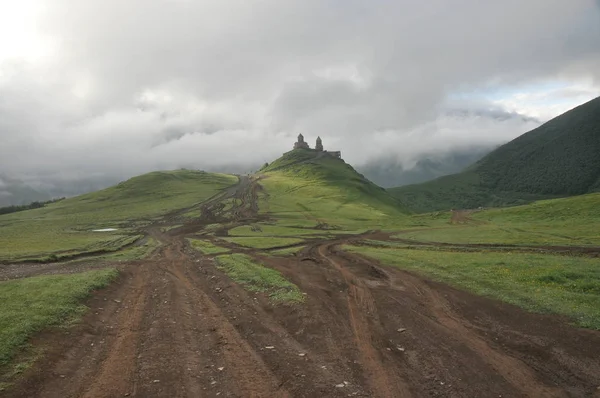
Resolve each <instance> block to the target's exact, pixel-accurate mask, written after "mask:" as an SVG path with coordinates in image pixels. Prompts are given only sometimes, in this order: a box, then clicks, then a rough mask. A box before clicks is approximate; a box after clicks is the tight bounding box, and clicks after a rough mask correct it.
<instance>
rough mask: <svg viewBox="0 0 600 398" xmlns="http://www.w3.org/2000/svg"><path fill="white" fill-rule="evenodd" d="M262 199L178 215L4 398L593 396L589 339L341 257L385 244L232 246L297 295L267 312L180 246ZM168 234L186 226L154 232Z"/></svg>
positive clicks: (559, 323) (595, 365) (259, 297)
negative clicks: (271, 251)
mask: <svg viewBox="0 0 600 398" xmlns="http://www.w3.org/2000/svg"><path fill="white" fill-rule="evenodd" d="M262 194H264V193H263V192H262V191H261V188H260V185H259V183H258V181H256V180H251V179H249V178H245V177H242V178H241V179H240V184H238V185H237V186H235V187H233V188H231V189H228V190H226V191H223V192H222V193H220V194H219V195H216V196H215V197H213V198H211V199H210V200H209V201H206V202H204V203H203V204H201V205H200V206H201V207H200V208H201V211H202V215H201V217H199V218H198V219H196V220H192V221H186V220H184V219H182V218H181V216H182V215H183V214H184V212H182V211H180V212H176V213H172V214H170V215H169V216H167V218H166V220H165V223H163V224H162V225H155V226H152V227H150V228H148V229H147V230H146V233H147V234H148V235H151V236H153V237H154V238H155V239H157V240H158V241H159V242H161V246H160V248H159V249H157V250H156V251H155V252H154V253H153V254H152V255H151V256H150V258H148V259H146V260H140V261H132V262H129V263H123V264H120V265H119V267H120V269H122V272H121V276H120V279H119V280H118V281H117V282H116V283H115V284H113V285H112V286H110V287H109V288H107V289H105V290H102V291H99V292H96V293H95V294H94V295H93V296H92V297H91V298H90V300H89V301H88V303H87V304H88V306H89V307H90V311H89V312H88V314H87V315H86V316H85V317H84V319H83V320H82V321H81V322H80V323H79V324H78V325H76V326H74V327H72V328H70V329H69V330H68V331H65V330H54V331H47V332H44V333H42V334H40V335H38V336H36V338H35V339H34V340H33V341H32V343H33V344H34V345H36V346H39V347H43V348H45V350H46V351H45V355H44V356H43V357H42V359H40V360H39V361H37V362H36V363H35V364H34V365H33V366H32V367H31V368H30V369H29V370H27V371H26V372H25V373H24V374H23V375H22V376H21V377H20V378H19V379H17V380H13V384H12V386H11V387H10V388H9V389H8V390H6V391H4V392H0V396H2V397H44V398H46V397H47V398H55V397H56V398H63V397H65V398H67V397H125V396H129V397H311V398H313V397H348V396H350V397H598V396H600V390H599V389H598V387H600V333H599V332H597V331H591V330H584V329H578V328H575V327H573V326H570V325H569V322H568V320H567V319H564V318H563V317H559V316H550V315H539V314H531V313H528V312H526V311H524V310H521V309H519V308H517V307H514V306H511V305H508V304H504V303H501V302H498V301H494V300H491V299H487V298H482V297H478V296H475V295H472V294H470V293H467V292H463V291H460V290H457V289H454V288H452V287H449V286H447V285H444V284H441V283H436V282H432V281H429V280H426V279H424V278H423V277H421V276H418V275H415V274H413V273H410V272H405V271H401V270H398V269H393V268H389V267H384V266H382V265H381V264H379V263H378V262H376V261H374V260H372V259H367V258H365V257H363V256H359V255H355V254H351V253H347V252H344V251H342V250H341V249H340V246H341V245H342V244H346V243H357V242H359V241H361V240H364V239H370V240H389V239H390V237H389V235H387V234H383V233H378V232H368V233H365V234H362V235H353V236H341V235H340V236H337V237H336V238H333V239H330V240H326V239H322V238H319V239H316V238H315V239H310V240H307V241H305V242H304V243H303V244H302V245H303V246H306V247H305V248H304V249H303V250H302V251H301V252H300V253H298V255H297V256H295V257H289V258H280V257H273V256H269V255H267V254H266V252H265V251H264V250H263V251H258V250H253V249H247V248H245V249H242V248H239V247H237V246H235V245H233V244H232V245H230V246H229V248H230V249H231V251H232V252H235V251H242V252H244V253H247V254H249V255H251V256H253V257H254V258H256V259H257V260H260V261H261V262H262V263H263V264H265V265H266V266H268V267H271V268H274V269H277V270H278V271H280V272H281V273H282V274H283V275H284V276H285V277H286V278H287V279H289V280H290V281H291V282H293V283H295V284H296V285H297V286H298V287H299V288H300V290H301V291H302V292H303V293H304V294H305V297H306V300H305V302H304V303H302V304H296V305H286V304H274V303H272V302H271V301H269V300H268V297H266V296H265V295H263V294H256V293H251V292H249V291H247V290H244V289H243V288H242V287H241V286H239V285H237V284H236V283H234V282H233V281H232V280H231V279H230V278H229V277H227V275H225V274H223V273H222V272H221V271H220V270H219V269H218V268H217V267H216V265H215V263H214V261H213V259H212V258H211V257H210V256H204V255H201V254H199V253H198V252H196V251H194V250H193V249H192V248H191V247H189V246H188V244H187V241H186V239H185V237H186V236H191V235H192V234H194V235H195V236H197V235H198V234H202V233H203V229H204V228H205V227H206V226H207V225H210V224H222V225H223V230H224V231H225V232H226V230H227V229H228V228H232V227H234V226H236V225H244V224H247V223H255V222H257V221H261V220H265V219H266V216H263V215H258V205H257V202H258V197H259V195H262ZM224 201H230V202H232V203H233V205H231V206H229V208H228V209H227V210H226V206H223V202H224ZM188 210H189V209H188ZM169 223H171V225H176V224H181V223H183V226H181V227H179V228H175V229H172V230H170V231H169V232H167V233H163V232H161V226H163V225H168V224H169ZM206 238H207V239H217V238H214V237H212V236H211V237H209V236H208V235H206ZM21 266H24V265H21ZM54 271H55V272H60V270H54ZM12 272H16V271H12ZM40 272H42V271H40ZM21 273H22V274H23V275H26V276H28V275H32V274H35V273H36V271H35V270H31V271H30V272H25V271H22V272H21Z"/></svg>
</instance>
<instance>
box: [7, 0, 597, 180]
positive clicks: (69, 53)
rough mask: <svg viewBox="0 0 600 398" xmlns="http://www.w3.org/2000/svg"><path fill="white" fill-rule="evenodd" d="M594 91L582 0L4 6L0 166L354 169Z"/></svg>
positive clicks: (487, 138)
mask: <svg viewBox="0 0 600 398" xmlns="http://www.w3.org/2000/svg"><path fill="white" fill-rule="evenodd" d="M598 95H600V2H598V1H596V0H570V1H566V0H505V1H481V0H456V1H447V0H430V1H426V2H418V1H414V0H394V1H390V0H371V1H357V0H285V1H282V0H263V1H250V0H235V1H230V0H218V1H217V0H214V1H203V0H150V1H149V0H101V1H100V0H84V1H73V0H43V1H42V0H39V1H36V0H18V1H16V0H0V173H5V174H9V175H21V176H23V175H26V176H36V175H62V176H64V177H65V178H70V177H71V176H81V175H111V176H112V175H114V176H119V177H129V176H132V175H135V174H139V173H142V172H146V171H150V170H155V169H163V168H168V169H170V168H176V167H181V166H187V167H198V168H204V169H210V170H215V169H219V168H221V167H226V166H231V165H244V164H258V163H262V162H264V161H270V160H272V159H274V158H275V157H277V156H279V155H280V154H281V153H282V152H285V151H287V150H289V149H291V147H292V144H293V142H294V140H295V136H296V135H297V134H298V133H300V132H301V133H303V134H304V135H305V137H306V138H307V140H309V142H310V143H311V144H313V143H314V139H316V137H317V135H320V136H321V137H322V138H323V142H324V145H325V147H326V148H329V149H332V150H341V151H342V153H343V157H344V159H345V160H346V161H348V162H349V163H352V164H354V165H358V166H359V165H361V164H364V163H366V162H369V161H373V160H374V159H378V158H383V157H392V158H394V159H397V160H398V162H401V163H403V164H405V165H410V164H411V162H414V161H415V159H417V158H418V157H419V156H422V155H423V154H428V153H436V152H440V151H447V150H452V149H455V148H465V147H469V146H471V145H483V144H485V145H488V144H498V143H503V142H505V141H507V140H510V139H512V138H514V137H516V136H518V135H520V134H522V133H524V132H525V131H528V130H530V129H532V128H534V127H536V126H538V125H539V124H540V123H541V122H544V121H546V120H548V119H550V118H552V117H554V116H556V115H558V114H560V113H562V112H564V111H566V110H568V109H570V108H572V107H574V106H576V105H579V104H581V103H583V102H585V101H588V100H590V99H592V98H594V97H596V96H598Z"/></svg>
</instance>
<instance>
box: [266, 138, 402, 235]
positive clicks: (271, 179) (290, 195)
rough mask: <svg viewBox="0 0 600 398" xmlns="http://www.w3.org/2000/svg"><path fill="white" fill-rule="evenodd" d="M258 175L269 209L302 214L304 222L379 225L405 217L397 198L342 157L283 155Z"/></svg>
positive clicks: (296, 152)
mask: <svg viewBox="0 0 600 398" xmlns="http://www.w3.org/2000/svg"><path fill="white" fill-rule="evenodd" d="M260 173H262V174H263V175H264V176H265V177H266V178H264V179H263V180H262V181H261V184H262V185H263V186H265V188H266V190H267V193H268V194H269V201H268V203H269V207H270V209H269V211H270V212H275V213H278V214H279V215H280V216H281V215H285V214H294V213H295V214H296V215H298V214H300V215H302V214H304V217H305V218H307V219H313V220H318V221H323V222H327V223H332V224H340V223H342V224H343V223H344V222H346V223H361V222H362V223H364V222H365V221H370V222H373V223H375V224H374V225H377V224H378V223H380V222H382V221H383V220H385V219H386V218H389V217H395V216H403V215H405V214H406V213H407V209H406V206H404V205H403V204H402V203H401V202H400V201H399V200H398V199H396V198H394V197H393V196H391V195H390V194H389V193H388V192H386V190H385V189H383V188H381V187H379V186H377V185H375V184H374V183H372V182H371V181H369V180H368V179H366V178H365V177H364V176H363V175H362V174H359V173H358V172H357V171H356V170H354V168H353V167H352V166H350V165H349V164H347V163H345V162H344V161H343V160H341V159H337V158H335V157H333V156H328V155H326V154H319V153H318V152H316V151H314V150H309V149H308V150H307V149H295V150H293V151H290V152H287V153H285V154H284V155H283V156H282V157H281V158H279V159H277V160H276V161H274V162H273V163H271V164H270V165H268V166H266V167H264V168H263V169H262V170H261V171H260Z"/></svg>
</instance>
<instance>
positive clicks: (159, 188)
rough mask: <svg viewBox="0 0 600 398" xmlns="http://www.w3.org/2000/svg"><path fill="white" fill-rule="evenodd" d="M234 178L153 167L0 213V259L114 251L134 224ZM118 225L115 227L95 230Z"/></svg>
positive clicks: (196, 198)
mask: <svg viewBox="0 0 600 398" xmlns="http://www.w3.org/2000/svg"><path fill="white" fill-rule="evenodd" d="M236 181H237V178H236V177H234V176H230V175H225V174H211V173H204V172H197V171H189V170H178V171H170V172H154V173H149V174H145V175H142V176H139V177H135V178H132V179H130V180H128V181H125V182H122V183H120V184H118V185H116V186H114V187H111V188H108V189H105V190H102V191H98V192H94V193H90V194H86V195H81V196H77V197H74V198H70V199H65V200H62V201H59V202H57V203H53V204H51V205H48V206H47V207H44V208H40V209H34V210H28V211H23V212H18V213H12V214H6V215H2V216H0V261H22V260H49V259H50V257H49V256H50V255H55V256H57V257H58V258H60V257H65V256H68V255H73V254H77V253H87V252H91V251H98V250H105V249H106V250H108V251H110V250H116V249H118V248H120V247H122V246H124V245H126V244H128V243H131V242H132V241H133V240H135V238H137V236H136V235H137V234H136V233H135V231H134V229H133V228H132V227H136V226H141V225H144V224H147V223H149V222H150V221H151V220H152V219H155V218H157V217H159V216H161V215H163V214H165V213H168V212H170V211H174V210H177V209H182V208H186V207H188V206H192V205H194V204H196V203H198V202H201V201H202V200H204V199H207V198H208V197H210V196H212V195H214V194H215V193H217V192H218V191H219V190H221V189H223V188H226V187H227V186H230V185H232V184H234V183H235V182H236ZM102 228H118V230H117V231H115V232H93V231H92V230H94V229H102Z"/></svg>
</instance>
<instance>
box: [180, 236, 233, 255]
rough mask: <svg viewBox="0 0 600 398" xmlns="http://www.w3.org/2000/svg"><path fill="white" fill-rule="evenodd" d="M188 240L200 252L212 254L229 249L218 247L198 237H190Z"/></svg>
mask: <svg viewBox="0 0 600 398" xmlns="http://www.w3.org/2000/svg"><path fill="white" fill-rule="evenodd" d="M187 240H188V242H190V244H191V245H192V247H193V248H194V249H196V250H198V251H199V252H200V253H203V254H208V255H213V254H222V253H226V252H228V251H229V249H227V248H225V247H219V246H217V245H215V244H213V243H211V242H208V241H205V240H200V239H192V238H188V239H187Z"/></svg>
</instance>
